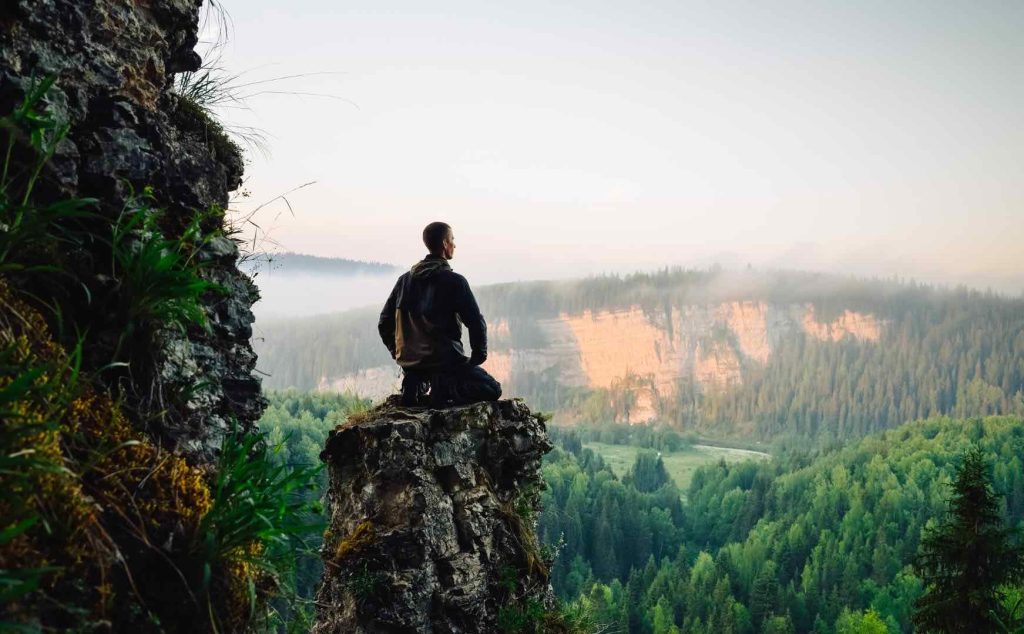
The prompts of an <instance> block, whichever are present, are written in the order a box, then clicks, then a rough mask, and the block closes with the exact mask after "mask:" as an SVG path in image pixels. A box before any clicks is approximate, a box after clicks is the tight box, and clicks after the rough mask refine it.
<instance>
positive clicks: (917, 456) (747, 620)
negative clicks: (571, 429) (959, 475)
mask: <svg viewBox="0 0 1024 634" xmlns="http://www.w3.org/2000/svg"><path fill="white" fill-rule="evenodd" d="M972 444H976V445H977V446H979V447H980V448H981V449H982V451H983V452H984V456H985V457H986V460H987V463H988V464H989V465H991V469H992V472H991V477H992V481H993V484H994V487H995V490H996V491H997V492H1000V493H1002V494H1003V496H1004V497H1002V498H1001V499H1002V509H1001V511H1002V514H1003V515H1004V517H1005V519H1006V521H1007V522H1008V523H1009V524H1010V525H1012V526H1016V527H1021V526H1024V423H1022V421H1021V420H1020V419H1019V418H1008V417H1002V418H1000V417H991V418H986V419H973V420H958V419H948V418H937V419H931V420H926V421H921V422H916V423H911V424H908V425H904V426H901V427H899V428H897V429H894V430H890V431H888V432H885V433H882V434H876V435H872V436H868V437H867V438H864V439H862V440H861V441H859V442H857V443H855V444H853V445H851V446H848V447H846V448H842V449H835V450H831V451H827V452H822V453H820V454H817V455H814V456H809V455H807V454H798V453H792V454H790V455H788V456H785V457H781V458H776V459H774V460H772V461H770V462H760V463H754V462H747V463H738V464H733V465H727V464H725V463H719V464H717V465H714V466H711V467H705V468H703V469H701V470H699V471H698V472H697V474H696V475H695V477H694V479H693V481H692V483H691V486H690V488H689V491H688V492H687V494H686V499H687V502H686V504H685V505H682V504H681V503H680V502H679V491H678V490H676V489H675V486H674V484H673V483H672V482H670V481H668V478H667V475H666V474H665V473H664V468H663V467H660V468H659V463H660V459H659V458H658V456H657V454H656V453H653V452H651V453H647V454H643V453H642V454H640V455H638V457H637V464H636V465H635V467H634V470H633V471H632V472H631V473H630V474H629V475H628V476H627V477H626V478H623V480H621V481H620V480H618V479H616V478H615V476H614V474H613V473H612V472H611V470H610V469H609V468H607V467H606V466H605V465H604V464H603V462H602V460H601V458H600V456H597V455H595V454H594V453H593V452H592V451H590V450H588V449H580V448H579V446H578V445H577V444H575V443H572V442H571V441H570V442H569V443H568V444H566V443H563V447H568V448H571V449H573V451H567V450H564V449H563V450H556V452H554V453H553V455H551V456H550V458H549V460H548V461H547V463H546V464H545V466H544V477H545V481H546V482H547V483H548V486H549V489H548V490H547V491H546V492H545V493H544V495H543V504H544V512H543V514H542V515H541V518H540V523H539V531H540V534H541V536H542V539H543V540H544V542H545V543H549V544H558V545H559V547H560V550H559V555H558V559H557V560H556V566H555V568H554V571H553V583H554V587H555V589H556V591H557V592H558V594H559V595H560V596H561V597H563V598H572V597H576V596H586V597H588V600H589V601H590V602H591V604H592V607H593V608H594V609H595V610H596V611H597V613H598V614H599V620H601V621H603V622H605V623H611V624H613V625H614V626H615V627H616V628H617V631H621V632H630V633H654V634H663V633H666V632H676V631H682V632H833V631H850V632H860V631H880V632H886V631H888V632H909V631H911V621H910V619H911V615H912V613H913V604H914V601H915V600H916V599H918V598H919V597H920V596H921V594H922V592H923V585H922V582H921V580H920V578H919V577H918V574H917V573H916V571H915V569H914V568H913V566H912V564H913V562H914V560H915V556H916V554H917V553H918V549H919V545H920V541H921V536H922V531H923V530H924V529H925V527H926V526H929V525H934V523H935V522H937V521H939V520H941V518H942V517H943V516H944V513H945V509H946V500H947V499H948V497H949V495H950V487H949V483H950V481H951V476H952V473H953V470H954V468H955V467H956V465H957V464H958V462H959V460H960V456H961V454H962V452H963V449H964V448H965V447H968V446H971V445H972ZM872 624H874V626H876V627H877V628H881V629H875V630H872V629H870V628H871V627H872Z"/></svg>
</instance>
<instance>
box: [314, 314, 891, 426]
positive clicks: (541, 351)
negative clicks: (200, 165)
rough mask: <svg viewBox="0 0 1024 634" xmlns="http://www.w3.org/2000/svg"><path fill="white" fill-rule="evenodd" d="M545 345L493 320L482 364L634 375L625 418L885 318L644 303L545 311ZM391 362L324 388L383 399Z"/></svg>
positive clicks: (858, 332) (866, 335) (603, 377)
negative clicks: (794, 342)
mask: <svg viewBox="0 0 1024 634" xmlns="http://www.w3.org/2000/svg"><path fill="white" fill-rule="evenodd" d="M537 326H538V328H539V329H540V331H541V332H542V333H543V337H544V340H545V345H544V346H543V347H537V348H514V347H504V348H502V347H500V341H501V339H502V333H507V332H508V322H507V321H506V320H504V319H498V320H496V321H495V322H494V323H493V324H492V325H491V331H492V333H494V334H496V335H497V336H495V337H494V338H495V339H496V340H497V341H498V342H499V346H494V345H492V351H491V353H490V357H489V358H488V360H487V363H486V364H485V365H484V367H485V368H486V369H487V370H488V371H489V372H491V374H493V375H494V376H495V378H497V379H498V380H499V381H500V382H502V383H503V384H505V385H511V384H514V383H515V381H516V378H517V375H522V374H523V373H526V372H532V373H538V374H543V373H545V372H547V373H548V374H549V375H550V376H552V377H553V378H557V381H558V382H559V383H560V384H562V385H565V386H569V387H587V388H604V389H612V388H615V387H616V386H622V385H623V384H624V381H626V380H627V379H630V378H637V379H641V380H640V381H639V382H634V383H641V384H643V385H639V386H635V387H632V388H630V389H631V390H632V391H633V392H634V398H635V399H636V402H635V403H634V405H633V407H632V408H631V409H630V411H629V415H628V422H631V423H633V422H643V421H646V420H650V419H652V418H654V417H656V416H657V413H658V412H657V407H656V403H657V401H658V398H659V397H661V398H664V397H670V396H672V395H674V393H675V390H676V389H677V385H678V384H679V382H680V381H681V380H684V381H685V380H692V381H693V382H695V383H696V384H697V385H698V386H700V387H701V388H702V389H704V390H715V389H727V388H728V387H730V386H735V385H739V384H741V383H742V382H743V380H744V374H745V371H746V370H747V369H749V368H754V367H757V366H763V365H764V364H766V363H767V362H768V360H769V359H770V358H771V357H772V355H773V353H775V351H776V350H777V349H778V347H779V346H781V345H785V344H784V342H785V341H786V340H787V338H789V337H791V336H794V335H804V336H806V337H809V338H811V339H812V340H816V341H827V342H839V341H842V340H844V339H845V338H850V339H852V340H855V341H858V342H862V343H864V344H867V345H871V344H875V343H877V342H878V341H879V339H880V337H881V334H882V329H883V327H884V324H883V322H882V320H880V319H878V318H877V317H876V316H875V315H873V314H871V313H861V312H855V311H850V310H845V311H843V312H842V313H841V314H840V315H839V316H837V317H835V318H834V319H824V318H821V317H819V315H818V314H817V313H816V311H815V308H814V306H813V305H811V304H788V305H775V304H769V303H766V302H759V301H734V302H723V303H718V304H709V305H683V306H679V307H672V308H671V312H670V313H668V312H667V311H660V312H657V313H650V312H645V311H644V310H643V308H641V307H640V306H631V307H629V308H623V309H616V310H600V311H591V310H585V311H583V312H581V313H576V314H569V313H562V314H561V315H560V316H559V317H557V318H552V319H540V320H538V321H537ZM397 372H398V371H397V369H396V368H394V367H393V366H381V367H375V368H367V369H365V370H361V371H359V372H357V373H352V374H348V375H345V376H340V377H324V378H323V380H322V381H321V384H320V387H321V388H322V389H333V390H339V391H345V390H349V391H352V392H355V393H359V394H363V395H370V396H372V397H380V396H383V395H386V394H389V393H391V392H392V391H394V389H395V385H396V381H397V377H398V373H397Z"/></svg>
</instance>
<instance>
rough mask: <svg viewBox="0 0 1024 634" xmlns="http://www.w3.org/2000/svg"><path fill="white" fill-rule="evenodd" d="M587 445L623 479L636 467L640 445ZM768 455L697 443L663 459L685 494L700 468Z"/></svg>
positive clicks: (668, 454)
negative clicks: (635, 462)
mask: <svg viewBox="0 0 1024 634" xmlns="http://www.w3.org/2000/svg"><path fill="white" fill-rule="evenodd" d="M583 446H584V447H586V448H588V449H591V450H593V451H594V452H596V453H598V454H600V455H601V458H603V459H604V461H605V462H606V463H608V466H610V467H611V468H612V470H613V471H614V472H615V475H617V476H618V477H619V478H622V476H624V475H626V472H627V471H629V468H630V467H631V466H633V461H634V460H635V459H636V453H637V452H638V451H640V447H633V446H630V445H610V444H607V443H603V442H588V443H584V445H583ZM767 458H768V454H765V453H760V452H757V451H747V450H744V449H731V448H728V447H711V446H708V445H695V446H693V447H691V448H688V449H685V450H681V451H673V452H670V453H664V452H663V453H662V454H661V459H662V461H663V462H664V463H665V470H666V471H668V474H669V476H671V478H672V479H673V480H674V481H675V483H676V486H678V487H679V490H680V491H682V492H683V493H684V494H685V493H686V491H687V490H689V488H690V479H691V478H693V472H694V471H696V470H697V467H702V466H704V465H706V464H710V463H713V462H718V461H719V460H725V461H726V462H730V463H731V462H740V461H742V460H751V459H755V460H765V459H767Z"/></svg>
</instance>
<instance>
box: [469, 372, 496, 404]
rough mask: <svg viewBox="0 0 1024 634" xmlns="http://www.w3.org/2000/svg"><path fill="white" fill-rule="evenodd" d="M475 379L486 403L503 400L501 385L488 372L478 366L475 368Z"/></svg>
mask: <svg viewBox="0 0 1024 634" xmlns="http://www.w3.org/2000/svg"><path fill="white" fill-rule="evenodd" d="M473 374H474V377H473V378H474V379H475V380H476V382H477V383H478V385H479V386H480V392H481V396H483V399H481V400H484V401H496V400H498V399H499V398H501V383H498V380H497V379H495V378H494V377H493V376H491V375H490V374H488V372H487V370H484V369H483V368H481V367H479V366H477V367H476V368H474V372H473Z"/></svg>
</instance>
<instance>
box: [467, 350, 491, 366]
mask: <svg viewBox="0 0 1024 634" xmlns="http://www.w3.org/2000/svg"><path fill="white" fill-rule="evenodd" d="M484 361H487V353H486V352H479V351H477V350H474V351H473V354H471V355H470V357H469V365H481V364H483V362H484Z"/></svg>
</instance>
